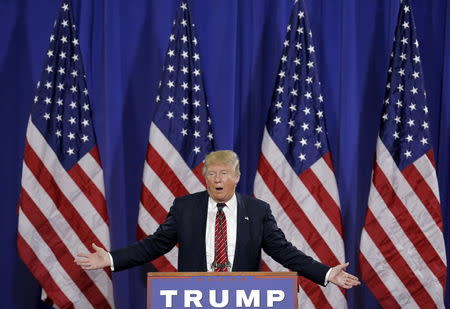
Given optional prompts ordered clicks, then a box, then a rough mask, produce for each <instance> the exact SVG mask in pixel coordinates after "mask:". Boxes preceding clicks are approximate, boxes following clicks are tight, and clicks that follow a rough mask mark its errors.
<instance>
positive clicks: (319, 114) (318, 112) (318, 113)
mask: <svg viewBox="0 0 450 309" xmlns="http://www.w3.org/2000/svg"><path fill="white" fill-rule="evenodd" d="M316 115H317V117H319V118H322V117H323V111H321V110H318V111H317V113H316Z"/></svg>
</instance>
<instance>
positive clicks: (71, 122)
mask: <svg viewBox="0 0 450 309" xmlns="http://www.w3.org/2000/svg"><path fill="white" fill-rule="evenodd" d="M69 122H70V124H75V123H76V122H77V121H76V120H75V117H70V118H69Z"/></svg>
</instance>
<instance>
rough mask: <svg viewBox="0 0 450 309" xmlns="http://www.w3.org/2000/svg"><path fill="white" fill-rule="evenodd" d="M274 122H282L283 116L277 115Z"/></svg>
mask: <svg viewBox="0 0 450 309" xmlns="http://www.w3.org/2000/svg"><path fill="white" fill-rule="evenodd" d="M273 122H275V124H279V123H281V117H279V116H276V117H275V118H274V119H273Z"/></svg>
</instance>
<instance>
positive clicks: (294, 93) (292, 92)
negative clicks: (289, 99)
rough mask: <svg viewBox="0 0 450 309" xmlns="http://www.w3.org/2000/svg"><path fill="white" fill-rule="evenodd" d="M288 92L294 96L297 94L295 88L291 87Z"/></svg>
mask: <svg viewBox="0 0 450 309" xmlns="http://www.w3.org/2000/svg"><path fill="white" fill-rule="evenodd" d="M290 94H292V95H293V96H294V97H296V96H298V94H297V90H296V89H292V90H291V92H290Z"/></svg>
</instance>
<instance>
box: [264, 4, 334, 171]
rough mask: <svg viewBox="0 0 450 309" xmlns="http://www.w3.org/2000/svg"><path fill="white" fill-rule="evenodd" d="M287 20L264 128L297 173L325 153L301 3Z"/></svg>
mask: <svg viewBox="0 0 450 309" xmlns="http://www.w3.org/2000/svg"><path fill="white" fill-rule="evenodd" d="M296 6H298V10H297V11H296V12H298V15H297V16H296V18H291V23H290V25H289V26H288V29H287V31H288V35H287V36H286V40H285V41H284V43H283V45H284V48H283V54H282V57H281V63H280V69H279V72H278V77H277V81H276V84H275V92H274V96H273V99H272V106H271V108H270V116H269V117H270V118H271V119H272V121H270V122H268V123H267V129H268V131H269V134H270V135H271V136H272V139H273V140H274V141H275V143H276V144H277V145H278V147H279V148H280V150H281V152H282V153H283V154H284V155H285V156H286V159H287V160H288V161H289V163H290V165H291V166H292V168H293V169H294V170H295V171H296V172H297V174H300V173H302V172H303V171H304V170H306V169H307V168H309V167H310V166H311V165H312V164H313V163H314V162H316V161H317V160H318V159H319V158H321V157H322V156H323V155H324V154H325V153H327V152H328V141H327V137H326V127H325V121H324V112H323V96H322V94H321V90H320V82H319V78H318V73H317V62H316V60H315V56H314V54H315V47H314V44H313V41H312V32H311V30H310V28H309V25H308V23H307V20H306V18H305V9H304V7H303V4H302V1H298V2H297V3H296Z"/></svg>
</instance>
